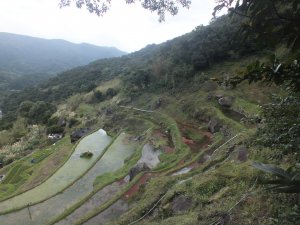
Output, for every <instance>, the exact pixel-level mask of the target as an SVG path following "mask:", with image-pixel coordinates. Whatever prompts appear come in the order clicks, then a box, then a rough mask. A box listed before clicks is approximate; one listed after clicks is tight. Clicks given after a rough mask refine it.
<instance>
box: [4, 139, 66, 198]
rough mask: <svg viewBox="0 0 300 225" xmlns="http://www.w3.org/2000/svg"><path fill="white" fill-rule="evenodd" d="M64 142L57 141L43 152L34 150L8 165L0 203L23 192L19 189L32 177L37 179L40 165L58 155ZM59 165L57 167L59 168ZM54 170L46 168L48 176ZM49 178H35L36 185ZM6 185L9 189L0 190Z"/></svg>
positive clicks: (64, 140)
mask: <svg viewBox="0 0 300 225" xmlns="http://www.w3.org/2000/svg"><path fill="white" fill-rule="evenodd" d="M66 142H69V139H68V138H64V139H62V140H60V141H58V142H57V143H56V145H55V146H54V145H52V146H50V147H48V148H46V149H44V150H36V151H34V152H33V153H32V154H30V155H28V156H26V157H25V158H23V159H21V160H18V161H16V162H15V163H13V164H12V165H10V166H9V167H10V169H9V170H8V173H7V176H6V177H5V179H4V181H3V182H2V183H1V184H0V199H1V201H4V200H5V199H7V198H11V197H13V196H15V195H18V194H20V193H22V192H24V191H25V190H20V189H21V187H22V186H23V185H26V183H29V182H30V180H31V179H32V177H33V176H35V177H39V172H40V170H39V167H40V166H41V164H42V163H44V162H45V161H47V160H48V158H49V156H51V155H52V154H60V151H61V150H62V148H63V147H64V146H65V144H66ZM70 148H71V147H70ZM32 159H34V160H35V163H31V160H32ZM63 159H66V157H64V158H63ZM63 159H62V161H63ZM45 163H46V162H45ZM60 165H61V164H60ZM60 165H57V166H58V167H59V166H60ZM56 169H57V168H48V171H49V176H50V175H51V174H52V173H54V172H55V171H56ZM51 172H52V173H51ZM32 175H33V176H32ZM49 176H47V177H40V179H37V178H36V180H37V182H38V183H41V182H43V181H44V180H46V179H47V178H48V177H49ZM7 184H10V185H9V187H10V188H8V189H6V188H4V189H2V188H1V187H2V186H3V185H5V186H7ZM30 188H32V186H31V187H30ZM2 190H5V191H2ZM26 190H28V189H26Z"/></svg>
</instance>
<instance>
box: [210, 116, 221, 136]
mask: <svg viewBox="0 0 300 225" xmlns="http://www.w3.org/2000/svg"><path fill="white" fill-rule="evenodd" d="M220 128H221V125H220V123H219V121H218V120H217V119H215V118H211V119H210V120H209V122H208V130H209V131H210V132H211V133H216V132H218V131H219V130H220Z"/></svg>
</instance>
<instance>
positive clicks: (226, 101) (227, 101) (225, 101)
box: [218, 97, 233, 108]
mask: <svg viewBox="0 0 300 225" xmlns="http://www.w3.org/2000/svg"><path fill="white" fill-rule="evenodd" d="M218 103H219V104H220V105H221V106H222V107H226V108H230V107H231V106H232V104H233V98H232V97H221V98H219V100H218Z"/></svg>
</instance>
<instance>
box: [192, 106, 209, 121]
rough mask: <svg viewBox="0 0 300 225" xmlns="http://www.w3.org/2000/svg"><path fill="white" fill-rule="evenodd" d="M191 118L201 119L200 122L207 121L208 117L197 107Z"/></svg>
mask: <svg viewBox="0 0 300 225" xmlns="http://www.w3.org/2000/svg"><path fill="white" fill-rule="evenodd" d="M193 118H194V119H195V120H198V121H201V122H208V121H209V117H208V116H207V115H205V113H204V112H202V111H200V110H199V109H196V110H195V111H194V113H193Z"/></svg>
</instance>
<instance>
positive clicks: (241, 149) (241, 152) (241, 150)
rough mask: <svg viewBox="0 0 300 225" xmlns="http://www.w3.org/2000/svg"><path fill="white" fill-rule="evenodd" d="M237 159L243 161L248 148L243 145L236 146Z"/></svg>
mask: <svg viewBox="0 0 300 225" xmlns="http://www.w3.org/2000/svg"><path fill="white" fill-rule="evenodd" d="M237 154H238V155H237V159H238V160H239V161H241V162H245V161H247V159H248V149H247V148H246V147H244V146H238V147H237Z"/></svg>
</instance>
